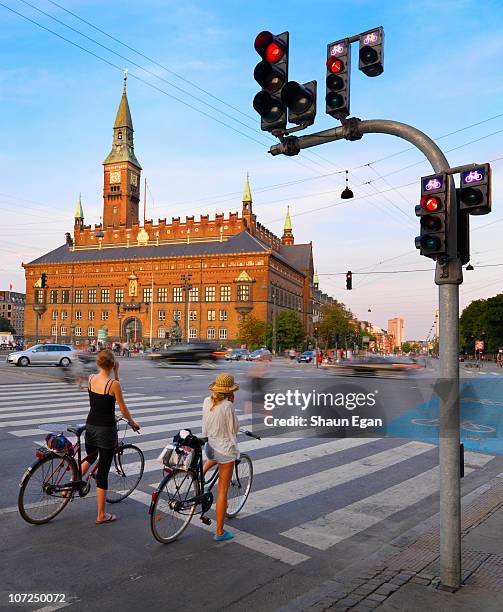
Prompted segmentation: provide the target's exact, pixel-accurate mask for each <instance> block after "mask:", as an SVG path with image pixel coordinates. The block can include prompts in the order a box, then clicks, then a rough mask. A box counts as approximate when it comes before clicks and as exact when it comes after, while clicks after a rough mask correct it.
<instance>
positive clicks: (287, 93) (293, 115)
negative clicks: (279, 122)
mask: <svg viewBox="0 0 503 612" xmlns="http://www.w3.org/2000/svg"><path fill="white" fill-rule="evenodd" d="M281 99H282V101H283V102H284V104H285V106H286V107H287V108H288V122H289V123H295V124H297V125H305V126H306V127H307V126H308V125H312V124H313V123H314V119H315V117H316V81H309V83H304V84H303V85H300V84H299V83H297V81H288V83H287V84H286V85H285V86H284V87H283V89H282V91H281Z"/></svg>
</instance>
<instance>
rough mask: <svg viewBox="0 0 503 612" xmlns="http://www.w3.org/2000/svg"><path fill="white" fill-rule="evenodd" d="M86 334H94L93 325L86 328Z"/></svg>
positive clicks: (90, 335) (91, 335)
mask: <svg viewBox="0 0 503 612" xmlns="http://www.w3.org/2000/svg"><path fill="white" fill-rule="evenodd" d="M87 335H88V336H89V337H90V338H92V337H93V336H94V327H88V328H87Z"/></svg>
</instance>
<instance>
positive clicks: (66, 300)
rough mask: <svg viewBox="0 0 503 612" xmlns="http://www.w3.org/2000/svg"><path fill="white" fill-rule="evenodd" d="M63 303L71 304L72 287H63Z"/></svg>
mask: <svg viewBox="0 0 503 612" xmlns="http://www.w3.org/2000/svg"><path fill="white" fill-rule="evenodd" d="M61 303H62V304H69V303H70V289H63V291H62V292H61Z"/></svg>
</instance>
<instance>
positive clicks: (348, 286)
mask: <svg viewBox="0 0 503 612" xmlns="http://www.w3.org/2000/svg"><path fill="white" fill-rule="evenodd" d="M352 288H353V273H352V272H351V271H350V270H348V271H347V272H346V289H348V290H350V289H352Z"/></svg>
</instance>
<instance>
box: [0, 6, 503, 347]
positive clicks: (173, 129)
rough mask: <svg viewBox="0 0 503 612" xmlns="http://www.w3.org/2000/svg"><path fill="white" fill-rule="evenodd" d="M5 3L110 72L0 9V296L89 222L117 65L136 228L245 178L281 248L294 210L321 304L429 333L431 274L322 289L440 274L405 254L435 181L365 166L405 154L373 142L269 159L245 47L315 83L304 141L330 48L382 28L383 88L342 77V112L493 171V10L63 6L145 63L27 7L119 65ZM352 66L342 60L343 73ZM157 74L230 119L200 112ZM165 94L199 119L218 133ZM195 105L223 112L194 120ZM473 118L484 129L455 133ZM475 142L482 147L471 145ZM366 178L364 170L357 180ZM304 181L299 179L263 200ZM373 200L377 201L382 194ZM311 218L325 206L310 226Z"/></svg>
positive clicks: (197, 208) (493, 241) (483, 221)
mask: <svg viewBox="0 0 503 612" xmlns="http://www.w3.org/2000/svg"><path fill="white" fill-rule="evenodd" d="M1 1H2V3H3V4H5V5H7V6H9V7H11V8H12V9H14V10H15V11H18V12H19V13H22V14H23V15H25V16H27V17H29V18H30V19H32V20H34V21H36V22H38V23H40V24H42V25H44V26H45V27H47V28H50V29H52V30H54V31H55V32H57V33H58V34H60V35H61V36H64V37H66V38H68V39H70V40H72V41H74V42H76V43H77V44H79V45H81V46H82V47H85V48H86V49H88V50H90V51H92V52H93V53H96V54H97V55H100V56H102V57H103V58H104V59H106V60H107V61H109V62H111V63H113V64H115V65H116V66H117V68H114V67H112V66H111V65H109V64H107V63H105V62H103V61H100V60H99V59H97V58H96V57H93V56H91V55H89V54H88V53H86V52H85V51H83V50H81V49H78V48H76V47H74V46H72V45H70V44H68V43H67V42H65V41H63V40H61V39H60V38H58V37H56V36H55V35H53V34H51V33H49V32H47V31H44V30H42V29H40V28H39V27H37V26H36V25H35V24H33V23H30V22H28V21H26V20H25V19H23V18H22V17H19V16H18V15H15V14H13V13H12V12H10V11H8V10H7V9H5V8H4V7H3V6H0V16H1V23H2V26H3V27H2V28H1V29H0V103H1V108H2V113H1V115H0V129H1V133H2V147H1V148H0V160H1V161H2V164H3V168H4V172H3V177H4V180H3V181H2V185H1V187H0V213H1V214H2V219H3V223H2V227H3V240H2V244H1V245H0V247H1V249H2V250H0V253H1V263H0V285H1V287H2V288H6V287H7V286H8V283H9V282H10V281H12V282H13V285H14V289H17V290H24V274H23V270H22V268H21V267H20V262H21V261H30V260H31V259H33V258H35V257H36V256H37V255H39V254H41V253H43V252H46V251H48V250H50V249H52V248H55V247H56V246H58V245H59V244H61V243H62V241H63V240H64V233H65V231H68V230H71V227H72V224H73V213H74V210H75V202H76V199H77V196H78V193H79V192H82V198H83V206H84V212H85V215H86V222H98V221H99V216H100V214H101V209H102V172H103V171H102V166H101V163H102V161H103V159H104V158H105V156H106V155H107V153H108V151H109V149H110V144H111V136H112V125H113V120H114V117H115V112H116V108H117V105H118V102H119V99H120V95H121V89H122V74H121V72H120V70H119V68H122V67H124V66H127V67H128V68H129V71H130V78H129V80H128V97H129V102H130V106H131V111H132V115H133V122H134V127H135V150H136V154H137V157H138V159H139V160H140V162H141V164H142V166H143V169H144V176H146V177H147V180H148V182H149V185H150V190H151V194H152V196H151V197H150V196H149V201H148V210H149V212H148V214H147V216H149V217H154V218H158V217H165V216H167V217H168V218H169V217H171V216H178V215H180V216H182V217H183V216H185V215H186V214H196V215H198V214H200V213H206V212H208V213H214V212H220V211H227V210H238V209H239V208H240V196H241V192H242V188H243V181H244V176H245V174H246V172H247V171H248V172H250V176H251V183H252V190H253V193H254V208H255V212H256V213H257V215H258V216H259V219H260V221H262V222H263V223H265V224H266V225H267V226H269V227H270V229H272V230H273V231H275V232H276V233H281V229H282V219H283V218H284V214H285V210H286V206H287V205H288V204H289V205H290V208H291V212H292V222H293V228H294V234H295V238H296V240H297V241H298V242H306V241H309V240H312V241H313V244H314V249H315V258H316V265H317V268H318V271H319V273H320V282H321V287H322V289H324V290H325V291H327V292H328V293H330V294H332V295H334V296H335V297H337V298H338V299H340V300H342V301H344V302H345V303H346V304H347V305H348V306H349V307H350V308H351V309H352V310H353V311H354V312H355V314H356V315H357V316H359V317H360V318H371V320H372V321H373V322H374V323H376V324H377V325H381V326H384V327H386V321H387V319H388V318H392V317H395V316H402V317H404V318H405V322H406V336H407V337H408V338H424V337H425V336H426V333H427V332H428V330H429V328H430V326H431V323H432V321H433V319H434V315H435V310H436V300H437V289H436V287H435V285H434V284H433V273H430V272H417V273H410V274H394V275H381V274H379V275H368V276H359V275H355V276H354V287H355V288H354V290H353V291H352V292H347V291H345V289H344V277H343V276H329V274H330V273H333V272H344V271H346V270H348V269H351V270H353V271H357V270H359V271H362V272H368V271H372V270H374V271H383V270H403V269H418V268H419V269H424V268H426V269H428V268H433V265H432V264H431V262H430V261H429V260H428V259H426V258H423V257H420V256H419V255H418V253H417V252H416V251H415V249H414V237H415V235H416V234H417V230H418V225H419V224H418V221H417V219H416V218H415V216H414V206H415V204H416V203H417V201H418V193H419V177H420V176H421V175H426V174H429V173H430V169H429V167H428V164H427V163H425V162H423V163H419V164H417V165H413V166H412V167H409V168H405V167H406V166H411V165H412V164H415V163H416V162H421V160H422V158H421V155H420V154H419V153H417V152H415V151H408V152H406V153H403V154H400V155H397V156H394V157H391V158H389V159H386V160H383V161H376V162H375V160H379V159H380V158H382V157H385V156H386V155H388V154H391V153H395V152H399V151H402V150H403V149H404V148H407V147H406V144H404V143H403V142H400V141H399V140H397V139H395V138H393V137H390V136H376V135H372V136H367V137H365V138H364V139H362V140H361V141H358V142H352V143H349V142H336V143H330V144H326V145H324V146H320V147H317V148H316V149H315V150H314V149H313V150H312V152H310V153H308V152H303V153H302V154H301V155H300V156H298V157H296V158H294V159H287V158H284V157H275V158H272V157H271V156H270V155H268V154H267V148H268V146H269V145H270V144H271V143H272V142H273V140H272V139H271V137H270V136H269V135H268V134H266V133H262V132H260V130H259V119H258V116H256V115H255V113H254V111H253V109H252V107H251V102H252V99H253V96H254V94H255V93H256V91H257V90H258V86H257V84H256V83H255V81H254V80H253V68H254V66H255V64H256V63H257V61H258V59H259V58H258V56H257V55H256V53H255V51H254V49H253V40H254V37H255V35H256V34H257V33H258V32H259V31H261V30H262V29H269V30H271V31H273V32H281V31H284V30H288V31H289V32H290V78H291V79H295V80H298V81H300V82H303V81H308V80H311V79H317V80H318V90H319V93H318V96H319V100H318V117H317V121H316V124H315V126H314V128H311V129H310V131H315V130H318V129H325V128H328V127H332V126H334V125H337V122H335V121H334V120H333V119H331V118H330V117H328V116H327V115H326V114H325V113H324V103H323V97H324V89H325V86H324V78H325V65H324V61H325V53H326V45H327V43H329V42H332V41H334V40H337V39H338V38H342V37H345V36H350V35H352V34H357V33H358V32H360V31H363V30H366V29H369V28H371V27H374V26H377V25H383V26H384V28H385V33H386V42H385V71H384V74H383V75H382V76H380V77H379V78H375V79H369V78H367V77H365V76H364V75H363V74H362V73H360V72H359V71H358V70H357V65H356V63H355V61H354V62H353V72H352V91H351V111H352V114H353V115H355V116H358V117H361V118H389V119H395V120H399V121H404V122H407V123H410V124H412V125H415V126H416V127H418V128H420V129H422V130H424V131H425V132H427V133H428V134H429V135H431V136H433V137H435V138H437V137H440V136H443V135H444V134H447V133H450V132H454V131H456V130H462V131H459V132H457V133H456V134H453V135H451V136H448V137H446V138H442V139H440V140H439V141H438V143H439V144H440V145H441V146H442V148H443V149H444V150H446V151H450V149H455V150H452V151H450V152H448V153H447V157H448V159H449V161H450V162H451V165H458V164H462V163H469V162H474V161H476V162H484V161H489V160H492V159H496V158H499V157H503V146H502V144H501V142H502V135H503V117H499V118H497V119H493V120H491V121H485V120H487V119H489V118H491V117H494V116H495V115H497V114H499V113H503V104H502V98H503V71H502V70H501V57H502V56H503V37H502V36H501V32H502V31H503V6H502V3H501V2H484V1H482V2H480V1H479V2H472V1H463V0H461V1H457V2H454V1H453V2H451V1H442V0H439V1H436V2H433V1H424V2H421V1H416V2H410V1H405V2H401V3H398V2H379V3H377V2H368V1H360V2H358V1H356V2H355V1H353V2H345V3H334V2H325V1H314V2H311V3H306V2H289V3H288V4H286V3H270V2H263V1H255V2H236V1H234V2H230V1H221V0H219V1H218V2H184V3H179V2H171V1H169V0H162V1H161V0H143V1H142V2H141V3H140V2H130V1H124V0H122V1H121V2H119V1H118V0H110V1H108V2H99V1H95V2H89V1H85V0H82V1H67V2H63V0H60V4H62V5H63V4H64V6H65V8H67V9H69V10H71V11H73V12H75V13H76V14H78V15H79V16H80V17H82V18H83V19H86V20H87V21H89V22H91V23H93V24H95V25H96V26H98V27H99V28H101V29H102V30H104V31H106V32H107V33H109V34H111V35H113V36H115V37H117V38H119V39H120V40H122V41H123V42H125V43H127V44H128V45H130V46H131V47H133V48H134V49H136V50H137V51H140V52H141V53H143V54H144V55H146V56H148V58H150V60H149V59H145V58H144V57H142V56H140V55H137V54H135V53H134V52H133V51H131V50H129V49H126V48H124V47H121V46H120V45H119V44H118V43H116V42H114V41H112V40H110V39H108V38H107V37H106V36H104V35H103V34H100V33H99V32H97V31H96V30H93V29H92V28H90V27H89V26H87V25H86V24H84V23H82V22H81V21H79V20H77V19H75V18H74V17H72V16H71V15H69V14H67V13H65V12H64V11H63V10H61V9H60V8H58V7H57V6H55V5H54V4H51V2H50V1H49V0H30V3H31V4H33V5H34V6H36V7H38V8H40V9H41V10H43V11H45V12H47V13H49V14H50V15H52V16H54V17H56V18H57V19H59V20H61V21H63V22H65V23H67V24H68V25H70V26H71V27H73V28H75V29H77V30H79V31H81V32H82V33H84V34H86V35H88V36H90V37H92V38H94V39H95V40H97V41H99V42H100V43H101V44H103V45H105V46H108V47H110V48H111V49H112V50H113V51H115V52H117V53H119V54H121V55H123V56H124V58H121V57H117V55H115V54H114V53H113V52H110V51H107V50H105V49H103V48H101V47H99V46H98V45H96V44H95V43H93V42H92V41H90V40H88V39H86V38H83V37H82V36H80V35H79V34H78V33H76V32H74V31H71V30H68V29H67V28H65V27H64V26H63V25H61V24H59V23H56V22H54V21H52V20H51V19H50V18H49V17H47V16H45V15H42V14H40V13H39V12H37V11H36V10H35V9H34V8H32V7H30V6H28V5H27V4H26V3H24V2H22V1H21V0H1ZM355 51H356V49H355ZM356 55H357V54H356V53H353V60H356ZM151 60H155V62H158V63H159V64H161V65H163V66H165V67H166V68H168V69H169V70H171V71H174V72H176V73H177V74H180V75H183V76H184V77H185V78H186V79H188V80H189V81H192V82H193V83H195V84H197V85H198V86H199V87H201V88H202V89H204V90H206V91H208V92H211V93H212V94H214V95H216V96H217V97H219V98H221V99H222V100H225V102H227V103H228V104H230V105H231V106H232V107H234V108H229V107H226V106H224V105H222V104H221V103H220V102H218V101H216V100H214V99H210V98H208V97H207V96H206V94H205V93H204V92H202V91H198V90H196V89H194V88H193V87H192V86H191V85H190V84H187V83H185V82H183V81H181V80H180V79H178V78H177V77H176V76H174V75H173V74H170V73H168V72H166V71H165V70H163V69H162V68H160V67H159V66H158V65H157V64H156V63H153V62H152V61H151ZM135 64H137V65H139V66H140V67H143V68H145V69H147V70H148V71H149V72H150V73H146V72H144V71H142V70H141V69H140V68H139V67H138V66H135ZM152 73H153V74H152ZM155 75H157V76H158V77H160V79H164V80H160V79H158V78H156V76H155ZM136 76H138V77H140V78H141V79H144V80H145V81H147V82H149V83H151V84H152V85H154V86H155V87H154V88H153V87H149V86H148V85H147V84H145V83H144V82H141V81H140V80H138V79H136V78H135V77H136ZM166 81H168V82H169V83H168V82H166ZM172 84H175V85H177V86H178V87H181V88H183V89H185V90H186V91H187V92H188V94H185V93H183V92H180V91H179V90H177V89H175V88H174V87H173V86H172ZM155 88H160V89H162V90H164V92H166V93H162V92H161V91H159V90H158V89H155ZM166 94H170V95H166ZM193 95H196V96H197V97H199V98H201V101H199V100H195V99H194V98H193V97H192V96H193ZM170 96H176V97H178V98H180V99H181V100H183V101H185V102H187V103H188V104H191V105H192V106H195V107H196V108H199V109H203V110H205V112H206V111H207V112H208V113H209V114H210V115H212V116H213V117H215V118H216V119H218V121H216V120H212V119H210V118H208V117H206V116H203V115H201V114H199V113H198V112H196V111H195V110H193V109H191V108H189V107H188V106H187V105H186V104H183V103H181V102H180V101H177V100H175V99H173V97H170ZM205 101H208V102H210V103H211V104H212V105H214V106H216V107H218V109H219V110H213V109H211V108H207V107H205V104H204V102H205ZM235 109H237V110H235ZM238 111H240V112H238ZM242 113H244V114H242ZM228 115H230V117H229V116H228ZM231 117H233V118H234V119H237V120H238V121H239V122H241V123H238V122H237V121H235V120H234V119H232V118H231ZM219 121H220V122H223V123H224V124H227V125H223V124H222V123H219ZM480 121H485V122H484V123H482V124H481V125H478V126H475V127H472V128H470V129H463V128H466V127H467V126H470V125H472V124H475V123H477V122H480ZM243 123H244V124H245V125H242V124H243ZM230 126H232V127H234V128H235V130H238V132H236V131H234V130H232V129H231V128H230ZM498 131H499V133H496V134H493V133H494V132H498ZM239 132H242V133H239ZM245 134H246V136H245ZM489 134H493V135H491V136H489ZM485 136H488V137H487V138H486V137H485ZM476 139H481V140H479V141H478V142H471V141H474V140H476ZM257 141H258V142H257ZM313 152H314V153H313ZM372 162H375V163H372ZM368 163H371V165H370V166H366V165H365V164H368ZM359 166H363V167H360V168H358V169H357V170H354V171H351V172H350V184H351V187H352V188H353V190H354V192H355V199H354V200H349V201H345V202H344V203H341V200H340V199H339V194H340V191H341V187H340V186H341V184H342V181H343V175H341V174H334V173H335V172H336V171H337V170H340V169H346V168H355V167H359ZM502 169H503V160H499V161H495V162H494V164H493V213H492V215H491V216H487V217H480V218H472V230H474V231H473V233H472V253H473V257H472V261H473V262H474V263H475V266H477V264H481V265H483V264H487V263H499V262H502V263H503V245H502V241H501V235H502V230H503V223H499V222H496V221H499V220H503V214H502V213H501V212H500V209H499V208H500V207H499V203H500V201H501V195H502V190H503V180H502V179H501V174H502V172H501V171H502ZM327 174H328V175H329V176H325V177H322V176H321V175H327ZM381 176H384V179H383V178H380V177H381ZM297 179H309V180H306V181H304V182H303V183H299V184H297V185H295V186H290V187H281V188H274V189H269V190H264V191H261V189H264V188H266V187H269V186H273V185H277V184H280V183H284V182H288V181H292V180H297ZM411 183H412V184H411ZM382 191H385V193H384V194H380V193H379V192H382ZM322 207H328V208H324V209H323V210H318V211H314V209H318V208H322ZM399 209H400V210H399ZM311 211H312V212H311ZM488 224H489V225H488ZM396 256H400V257H396ZM380 262H382V263H380ZM502 279H503V266H502V267H501V268H498V267H495V268H477V267H476V269H475V271H474V272H467V273H466V274H465V283H464V284H463V286H462V289H461V296H462V297H461V301H462V305H465V304H467V303H468V302H469V301H471V300H472V299H475V298H478V297H489V296H490V295H494V294H495V293H497V292H499V291H501V288H502ZM369 308H370V309H371V311H372V312H371V313H368V309H369Z"/></svg>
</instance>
